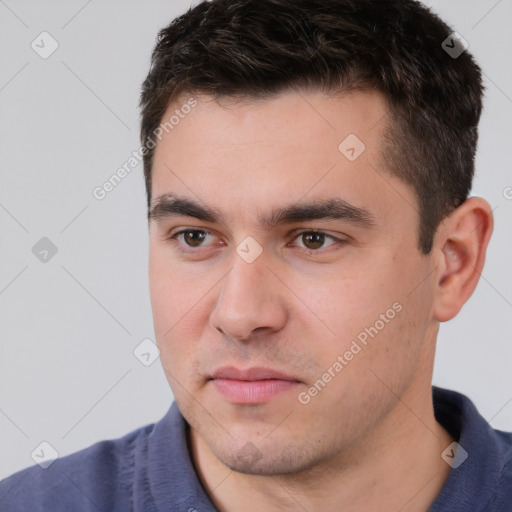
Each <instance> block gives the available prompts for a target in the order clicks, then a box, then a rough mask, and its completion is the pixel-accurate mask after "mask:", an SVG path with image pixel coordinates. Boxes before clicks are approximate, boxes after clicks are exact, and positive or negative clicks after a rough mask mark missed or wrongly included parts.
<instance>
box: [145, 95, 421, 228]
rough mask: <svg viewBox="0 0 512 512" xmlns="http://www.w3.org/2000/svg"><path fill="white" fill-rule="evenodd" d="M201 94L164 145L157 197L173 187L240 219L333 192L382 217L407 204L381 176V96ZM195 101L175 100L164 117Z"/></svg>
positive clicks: (157, 158)
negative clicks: (240, 97) (258, 97)
mask: <svg viewBox="0 0 512 512" xmlns="http://www.w3.org/2000/svg"><path fill="white" fill-rule="evenodd" d="M193 99H194V100H195V101H196V105H195V106H194V107H193V108H192V109H184V111H185V110H186V111H187V112H188V113H186V114H184V111H183V112H181V116H180V119H179V122H177V123H175V124H174V125H173V127H172V129H170V130H169V132H168V133H164V134H163V137H162V139H161V141H160V142H159V143H158V145H157V147H156V150H155V155H154V161H153V162H154V163H153V184H152V198H153V199H155V198H157V197H159V196H161V195H164V194H167V193H177V194H179V195H180V196H188V197H190V198H194V199H196V200H197V199H200V200H202V201H203V202H204V203H205V204H207V205H208V206H211V207H213V208H216V209H218V210H222V211H223V212H225V213H226V216H227V217H229V216H230V215H231V216H232V217H233V218H232V220H236V218H237V217H240V216H241V215H245V212H246V211H248V210H250V211H254V212H260V213H261V212H262V211H264V210H265V205H269V206H270V205H272V206H273V207H279V206H281V205H283V204H290V203H293V202H297V201H299V200H301V199H309V200H313V201H314V200H315V199H316V198H319V197H323V198H325V197H331V196H333V195H334V196H338V197H340V198H342V199H344V200H346V201H347V202H349V203H350V204H353V205H356V206H362V205H366V206H367V207H366V209H367V210H369V211H371V210H374V212H375V213H376V217H379V216H382V215H381V214H382V212H379V211H378V210H379V208H381V209H388V210H389V209H391V210H393V209H395V210H396V209H397V206H398V205H397V201H396V199H397V195H396V191H394V190H393V187H389V186H386V185H385V182H384V181H383V178H382V176H381V173H382V172H384V169H383V168H382V164H381V162H380V160H381V158H380V144H381V138H382V132H383V130H384V128H385V127H386V126H387V122H388V119H387V112H388V110H387V103H386V101H385V99H384V98H383V96H382V95H380V94H379V93H366V92H365V93H363V92H352V93H349V94H343V95H338V96H335V97H333V96H327V95H325V94H323V93H320V92H297V91H287V92H283V93H281V94H279V95H276V96H273V97H271V98H269V99H267V100H264V101H257V102H256V101H252V102H251V101H243V102H241V101H237V100H231V99H229V98H226V99H221V100H220V103H219V102H218V101H216V100H214V99H212V98H209V97H205V96H194V97H193ZM188 100H189V98H187V97H186V96H184V97H182V99H181V100H180V101H181V103H180V102H175V103H173V104H172V105H171V106H170V107H169V108H168V110H167V112H166V114H165V115H164V116H163V119H162V122H165V121H166V120H167V119H168V118H170V117H171V116H172V115H177V114H179V113H180V112H178V113H176V111H177V110H179V109H180V106H181V105H183V104H185V103H186V102H187V101H188ZM189 103H190V102H189ZM386 179H387V180H388V181H390V180H393V177H392V176H389V175H388V176H387V177H386ZM394 185H395V187H398V188H400V187H402V188H403V187H405V189H406V190H404V191H403V194H405V195H409V196H410V201H412V202H414V197H413V196H412V191H411V190H409V187H408V186H405V185H404V184H403V183H401V182H398V183H394ZM375 210H376V211H375ZM412 213H414V212H412ZM409 215H410V213H409Z"/></svg>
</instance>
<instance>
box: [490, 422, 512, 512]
mask: <svg viewBox="0 0 512 512" xmlns="http://www.w3.org/2000/svg"><path fill="white" fill-rule="evenodd" d="M494 432H495V434H496V439H497V443H498V445H499V447H500V455H501V462H502V470H501V472H500V475H499V481H498V488H497V492H496V500H495V501H494V503H493V510H496V511H504V512H505V511H506V512H510V511H512V432H503V431H501V430H495V431H494Z"/></svg>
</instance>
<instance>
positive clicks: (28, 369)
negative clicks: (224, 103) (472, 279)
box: [0, 0, 512, 478]
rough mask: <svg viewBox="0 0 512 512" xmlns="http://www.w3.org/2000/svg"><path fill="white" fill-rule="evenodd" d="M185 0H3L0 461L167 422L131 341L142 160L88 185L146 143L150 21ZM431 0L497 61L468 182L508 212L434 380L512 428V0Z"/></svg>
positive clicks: (154, 28)
mask: <svg viewBox="0 0 512 512" xmlns="http://www.w3.org/2000/svg"><path fill="white" fill-rule="evenodd" d="M190 5H191V2H190V0H179V1H178V0H172V1H171V0H166V1H151V2H149V1H145V2H144V1H142V0H138V1H126V0H125V1H121V0H92V1H75V0H73V1H67V2H56V1H41V0H38V1H16V0H0V169H1V182H0V234H1V250H0V258H1V265H0V308H1V322H0V340H1V345H0V436H1V437H0V439H1V442H0V450H1V453H0V478H3V477H5V476H7V475H9V474H11V473H12V472H14V471H17V470H19V469H22V468H24V467H26V466H29V465H32V464H34V461H33V460H32V459H31V457H30V454H31V452H32V451H33V450H34V449H35V448H36V447H37V446H38V445H39V444H40V442H42V441H47V442H49V443H50V444H51V445H52V446H53V447H55V449H56V450H57V451H58V453H59V454H60V455H65V454H68V453H71V452H74V451H77V450H78V449H81V448H84V447H86V446H89V445H90V444H92V443H94V442H96V441H99V440H102V439H109V438H115V437H120V436H122V435H124V434H126V433H128V432H129V431H131V430H133V429H135V428H137V427H139V426H142V425H144V424H147V423H150V422H155V421H158V420H159V419H160V418H161V417H162V416H163V415H164V414H165V412H166V411H167V409H168V407H169V405H170V403H171V402H172V393H171V391H170V388H169V386H168V383H167V381H166V379H165V376H164V373H163V370H162V368H161V366H160V361H159V360H156V361H155V363H154V364H152V365H151V366H149V367H146V366H144V365H143V364H141V362H140V361H139V360H138V359H136V358H135V357H134V355H133V350H134V348H135V347H136V346H137V345H138V344H139V343H140V342H141V341H142V340H143V339H145V338H151V339H154V331H153V324H152V316H151V307H150V302H149V292H148V284H147V264H148V259H147V250H148V233H147V225H146V220H145V214H146V210H145V196H144V181H143V177H142V165H141V164H139V165H138V166H137V168H135V169H134V170H133V171H132V172H131V174H129V175H128V176H127V177H126V178H125V179H124V181H123V182H122V183H121V184H120V185H119V186H118V187H116V189H115V190H114V191H112V192H111V193H110V194H108V195H107V197H106V198H105V199H104V200H103V201H98V200H96V199H95V198H94V197H93V195H92V190H93V188H94V187H96V186H101V184H102V183H103V182H104V181H105V180H107V179H108V178H109V177H110V176H111V175H112V174H113V173H114V172H115V171H116V170H117V169H118V168H119V167H120V166H121V165H122V164H123V163H125V162H126V161H127V159H128V158H129V157H130V156H131V153H132V152H133V151H135V150H137V149H138V148H139V139H138V130H139V125H138V121H139V113H138V109H137V103H138V98H139V90H140V85H141V83H142V80H143V79H144V77H145V75H146V73H147V71H148V65H149V56H150V52H151V50H152V48H153V45H154V42H155V37H156V34H157V32H158V30H159V29H160V28H162V27H163V26H164V25H166V24H168V23H169V22H170V21H171V20H172V19H173V18H174V17H175V16H176V15H178V14H180V13H181V12H183V11H184V10H185V9H186V8H188V7H189V6H190ZM194 5H195V3H194ZM429 5H431V6H432V7H433V9H434V10H435V11H436V12H438V13H439V14H440V15H441V16H442V17H443V18H444V19H445V20H446V21H448V22H449V23H450V24H451V25H452V26H453V27H454V29H455V30H457V31H458V32H459V33H460V34H462V35H463V37H464V38H465V39H466V40H467V41H468V43H469V50H470V51H471V52H472V53H473V54H474V55H475V57H476V58H477V60H478V61H479V63H480V64H481V66H482V68H483V70H484V73H485V77H486V84H487V87H488V89H487V93H486V103H485V111H484V114H483V119H482V122H481V125H480V126H481V127H480V144H479V149H478V158H477V178H476V180H475V184H474V189H473V194H474V195H481V196H483V197H485V198H486V199H487V200H488V201H489V202H490V204H491V206H492V207H493V208H494V213H495V222H496V227H495V232H494V235H493V238H492V241H491V244H490V248H489V251H488V255H487V262H486V266H485V269H484V272H483V275H482V280H481V282H480V283H479V285H478V288H477V290H476V292H475V293H474V295H473V296H472V298H471V299H470V300H469V302H468V303H467V305H466V306H465V307H464V308H463V310H462V312H461V313H460V314H459V316H458V317H457V318H456V319H454V320H453V321H451V322H449V323H447V324H443V325H442V326H441V332H440V336H439V341H438V351H437V361H436V369H435V375H434V383H435V384H437V385H440V386H444V387H448V388H452V389H455V390H458V391H461V392H463V393H465V394H467V395H468V396H469V397H470V398H471V399H472V400H473V401H474V402H475V403H476V405H477V407H478V408H479V410H480V411H481V413H482V414H483V415H484V416H485V417H486V418H487V419H488V420H489V421H490V423H491V425H492V426H493V427H495V428H502V429H506V430H512V371H511V361H512V272H511V261H512V242H511V236H510V235H511V226H512V200H510V199H509V200H507V199H506V197H505V194H504V191H505V190H506V187H510V186H512V176H511V173H510V161H511V157H512V133H511V132H512V128H511V125H512V72H511V67H510V62H511V58H512V43H511V40H510V20H511V19H512V3H511V1H510V0H501V1H496V0H478V1H468V0H457V1H455V0H443V1H441V0H438V1H433V2H429ZM43 31H47V32H49V33H50V34H51V35H52V36H53V37H54V38H55V39H56V40H57V41H58V43H59V48H58V49H57V51H56V52H55V53H53V54H52V55H51V56H50V57H49V58H48V59H42V58H41V57H39V55H38V54H36V53H35V52H34V51H33V50H32V48H31V43H32V41H33V40H34V39H35V38H36V37H37V36H38V35H39V34H40V33H41V32H43ZM509 190H511V189H509ZM511 196H512V194H510V195H509V197H511ZM42 237H48V238H49V239H50V240H52V242H53V243H54V244H55V245H56V246H57V248H58V252H57V254H56V255H55V256H54V257H53V258H52V259H51V260H50V261H48V262H47V263H42V262H40V261H39V260H38V259H37V258H36V257H35V256H34V254H33V253H32V250H31V249H32V247H33V246H34V245H35V244H36V242H38V240H40V239H41V238H42Z"/></svg>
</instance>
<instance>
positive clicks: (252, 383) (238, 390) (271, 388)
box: [213, 379, 298, 404]
mask: <svg viewBox="0 0 512 512" xmlns="http://www.w3.org/2000/svg"><path fill="white" fill-rule="evenodd" d="M213 384H214V386H215V387H216V389H217V391H219V393H221V394H222V395H223V396H224V397H226V398H227V399H228V400H229V401H230V402H232V403H234V404H261V403H264V402H268V401H269V400H270V399H271V398H272V397H274V396H276V395H278V394H279V393H281V392H283V391H287V390H289V389H291V388H293V387H295V386H296V385H297V384H298V382H297V381H291V380H280V379H268V380H232V379H214V380H213Z"/></svg>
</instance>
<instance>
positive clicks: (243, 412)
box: [149, 92, 437, 474]
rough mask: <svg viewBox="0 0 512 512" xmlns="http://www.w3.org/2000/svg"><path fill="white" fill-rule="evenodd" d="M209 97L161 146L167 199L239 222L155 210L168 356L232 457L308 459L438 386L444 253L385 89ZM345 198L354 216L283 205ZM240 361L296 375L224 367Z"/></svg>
mask: <svg viewBox="0 0 512 512" xmlns="http://www.w3.org/2000/svg"><path fill="white" fill-rule="evenodd" d="M197 99H198V104H197V106H196V107H195V108H193V109H192V111H191V112H190V113H188V114H187V115H186V116H183V118H182V119H180V121H179V123H177V124H176V125H175V126H174V128H173V130H172V131H170V133H169V134H168V135H166V136H165V137H164V138H163V139H162V140H161V141H160V142H159V143H158V146H157V148H156V152H155V158H154V166H153V184H152V204H153V205H154V204H156V203H157V202H158V201H159V199H161V198H162V197H163V196H164V195H165V194H172V195H173V197H180V198H183V199H187V200H189V201H192V202H195V203H198V205H200V206H201V207H203V208H205V207H206V208H208V209H211V210H215V213H217V214H218V215H219V216H222V218H221V219H220V218H219V219H213V218H210V219H209V220H205V219H200V218H197V217H195V216H188V215H183V214H179V215H177V214H174V215H170V214H169V215H167V216H166V215H161V216H160V217H159V218H158V219H156V218H155V219H152V220H151V225H150V263H149V265H150V267H149V277H150V293H151V302H152V308H153V317H154V324H155V333H156V338H157V343H158V346H159V348H160V351H161V361H162V364H163V367H164V370H165V373H166V376H167V378H168V381H169V384H170V385H171V387H172V390H173V393H174V396H175V399H176V401H177V403H178V406H179V408H180V410H181V412H182V414H183V415H184V417H185V419H186V420H187V421H188V423H189V424H190V425H191V427H192V429H193V430H194V431H195V432H196V433H197V434H199V436H200V437H201V438H202V439H203V440H204V442H206V444H207V445H208V446H209V448H210V449H211V451H212V452H213V453H214V454H215V455H216V456H217V458H218V459H219V460H220V461H221V462H223V463H224V464H226V465H227V466H229V467H231V468H232V469H234V470H238V471H241V472H247V473H254V474H278V473H291V472H297V471H299V470H300V469H305V468H308V467H311V466H312V465H313V464H315V463H317V462H320V461H324V460H327V459H328V458H329V457H331V456H333V455H336V454H338V453H341V452H343V451H345V452H346V451H347V450H348V449H349V448H350V447H354V446H356V444H357V440H358V439H362V438H363V437H364V436H365V435H366V434H368V433H369V432H370V431H371V430H372V429H376V428H377V427H379V428H382V426H383V425H385V423H386V421H385V419H386V418H388V417H390V416H389V413H390V411H393V410H395V409H394V408H395V407H396V404H397V398H396V396H403V395H404V393H405V392H406V391H407V392H412V391H411V390H418V389H427V387H428V386H430V371H431V370H430V365H431V364H432V361H431V356H432V350H431V348H430V347H431V345H432V344H433V341H434V340H435V334H436V330H437V327H436V324H435V322H433V321H432V301H433V289H434V284H433V283H432V281H431V279H430V274H431V271H432V269H433V264H432V261H431V260H430V258H428V257H425V256H423V255H422V254H421V253H420V252H419V250H418V248H417V232H418V223H419V219H418V213H417V211H416V209H417V202H416V199H415V196H414V193H413V190H412V189H411V188H409V187H408V186H407V185H405V184H404V183H402V182H401V181H399V180H398V179H397V178H395V177H392V176H391V175H390V174H389V173H387V172H386V171H385V170H384V168H383V166H382V164H381V163H380V147H379V146H380V143H381V140H382V130H383V128H384V127H385V125H386V123H387V121H388V120H387V117H386V112H387V110H386V104H385V102H384V99H383V98H382V97H381V96H380V95H379V94H376V93H373V94H369V93H360V92H358V93H351V94H348V95H344V96H338V97H336V98H329V97H327V96H325V95H323V94H321V93H311V92H309V93H305V92H304V93H301V94H298V93H296V92H286V93H282V94H280V95H279V96H275V97H273V98H272V99H270V100H268V101H266V102H261V103H259V104H257V103H232V102H227V101H225V102H222V106H220V105H219V104H218V103H217V102H215V101H213V100H211V99H208V101H207V98H205V97H202V98H197ZM179 107H180V105H179V104H173V105H172V106H171V107H170V108H169V110H168V112H167V113H166V115H165V116H164V118H163V120H164V121H165V120H167V119H169V118H170V116H171V115H172V114H173V112H174V111H175V110H176V108H179ZM186 110H187V111H188V110H189V109H186ZM351 134H355V136H357V139H359V141H358V140H357V139H356V138H355V137H354V135H351ZM347 137H348V139H347ZM343 141H345V142H343ZM361 142H362V143H363V144H364V146H365V149H364V150H363V146H362V145H361ZM340 143H341V146H340ZM361 151H362V152H361ZM168 199H169V196H168ZM330 200H341V201H343V202H345V203H346V204H345V203H343V204H341V206H342V208H339V209H337V210H336V213H337V215H336V216H335V217H338V218H329V217H325V215H322V213H321V212H320V213H319V214H318V215H316V217H317V218H311V217H309V218H308V212H309V215H310V216H311V213H312V211H313V210H311V209H310V210H309V211H308V210H305V211H301V212H299V214H298V215H295V216H290V215H289V216H287V217H285V218H284V219H283V218H279V217H280V216H279V215H273V216H272V215H271V214H272V212H275V211H278V210H279V211H281V210H284V209H288V208H289V207H291V206H295V207H301V206H304V205H306V204H307V205H317V206H318V205H321V204H322V203H324V202H326V201H330ZM333 204H334V203H331V208H330V209H329V211H330V212H335V209H334V208H333ZM164 209H165V208H162V210H164ZM168 210H169V209H168ZM182 211H183V210H182ZM168 213H169V212H168ZM189 213H190V212H189ZM292 213H293V212H292ZM324 213H325V212H324ZM338 214H339V215H338ZM263 219H266V220H267V221H269V222H267V223H263V222H262V220H263ZM272 220H273V221H274V222H271V221H272ZM183 230H185V233H182V234H178V235H177V236H174V235H176V233H177V232H178V231H183ZM311 231H321V233H316V234H315V232H313V233H311ZM248 237H250V238H249V239H248ZM247 239H248V240H247ZM260 251H261V253H260ZM426 347H429V348H426ZM427 356H428V357H427ZM223 367H234V368H237V369H240V370H246V369H249V368H255V367H258V368H267V369H272V370H276V371H279V372H282V373H284V374H287V375H288V376H289V378H290V379H292V380H294V381H295V382H290V381H283V380H274V382H273V383H269V382H268V380H267V382H259V383H255V382H252V383H247V382H246V383H239V382H238V383H237V382H235V381H233V380H231V381H230V380H229V379H212V377H213V375H214V373H215V372H216V371H217V370H218V369H220V368H223ZM253 378H255V376H253ZM256 378H257V376H256ZM260 378H261V375H260ZM428 389H429V388H428ZM407 414H410V412H407ZM377 430H378V428H377Z"/></svg>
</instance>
